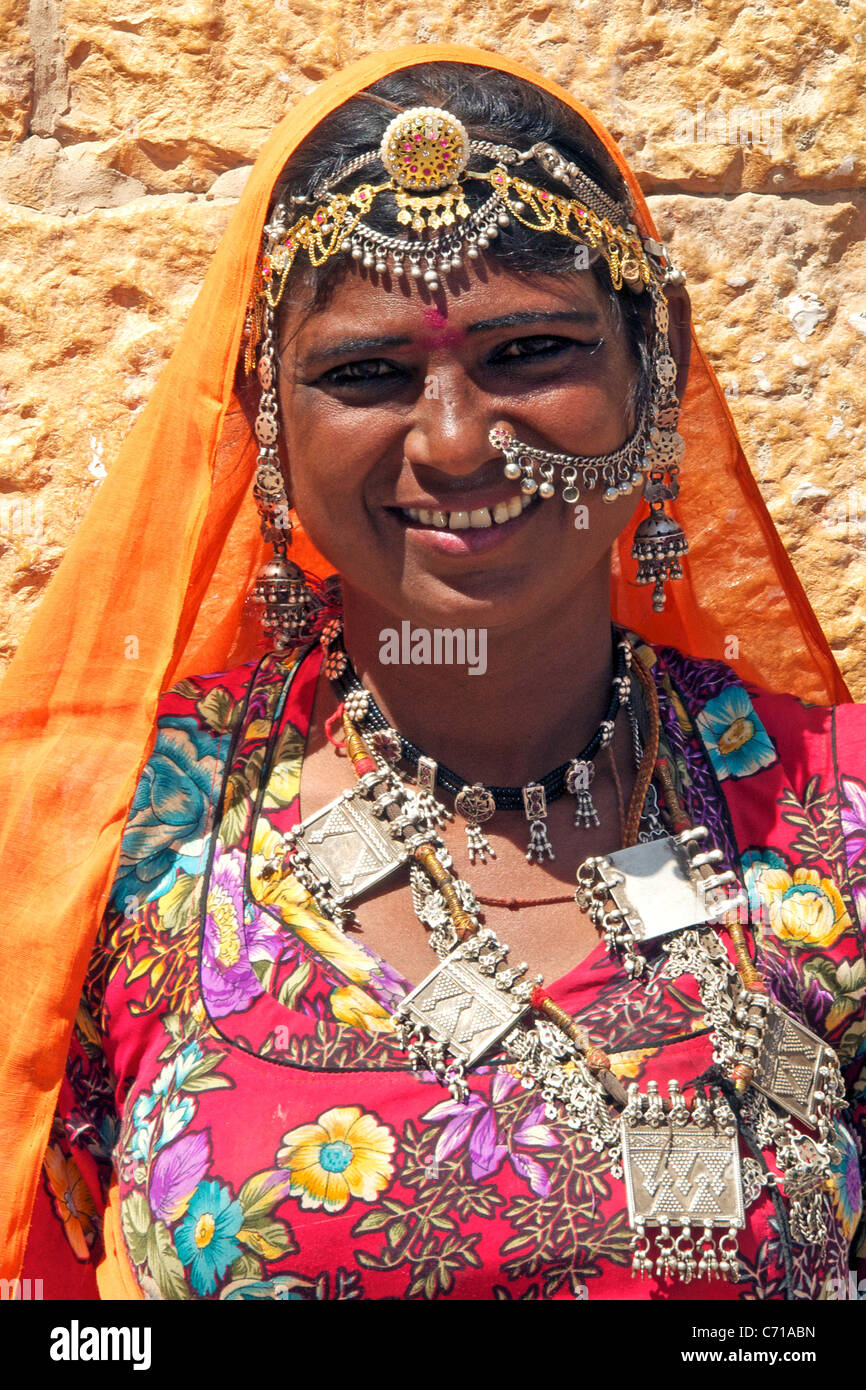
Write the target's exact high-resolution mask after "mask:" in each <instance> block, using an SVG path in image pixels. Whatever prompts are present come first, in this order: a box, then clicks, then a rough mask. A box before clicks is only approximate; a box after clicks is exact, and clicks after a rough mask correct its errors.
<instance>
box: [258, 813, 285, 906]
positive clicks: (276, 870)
mask: <svg viewBox="0 0 866 1390" xmlns="http://www.w3.org/2000/svg"><path fill="white" fill-rule="evenodd" d="M285 853H286V847H285V841H284V839H283V837H282V835H280V834H279V833H278V831H276V830H274V828H273V826H271V825H269V824H268V822H267V821H266V820H265V817H264V816H259V818H258V820H257V821H256V828H255V831H254V834H253V848H252V854H251V855H250V884H251V886H252V890H253V897H254V898H255V899H256V900H257V901H258V902H264V903H266V902H270V900H271V897H270V895H271V894H272V893H273V891H274V889H275V888H276V887H277V886H278V884H279V881H280V878H281V877H282V873H283V859H284V857H285Z"/></svg>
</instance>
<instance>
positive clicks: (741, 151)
mask: <svg viewBox="0 0 866 1390" xmlns="http://www.w3.org/2000/svg"><path fill="white" fill-rule="evenodd" d="M41 2H42V3H47V0H41ZM54 9H57V10H60V11H61V12H62V14H61V21H60V22H61V27H62V32H63V35H64V36H65V61H66V74H67V78H68V84H69V105H68V110H66V111H65V113H62V114H60V113H58V115H57V119H56V121H55V124H54V126H53V127H52V129H51V130H47V129H46V130H43V131H40V133H43V134H54V135H57V136H58V137H59V138H60V139H61V140H63V141H64V143H67V142H77V141H81V140H85V139H96V140H100V141H110V142H112V145H113V148H112V151H111V153H110V155H109V156H108V158H109V159H110V162H111V163H112V164H113V166H114V167H115V168H117V169H119V170H120V171H121V172H123V173H127V174H130V175H132V176H133V177H134V178H138V179H141V180H142V181H143V182H144V183H146V184H147V186H148V188H150V189H151V190H153V191H168V190H171V189H193V190H194V191H199V190H203V189H205V188H207V186H208V184H209V183H210V182H211V181H212V179H213V178H214V177H215V175H216V174H218V173H221V172H222V171H223V170H225V169H227V168H230V167H232V166H233V165H235V164H239V163H246V162H249V161H250V160H251V159H252V158H254V156H255V154H256V153H257V151H258V149H259V147H260V145H261V142H262V138H263V135H264V134H265V133H266V132H267V131H269V130H270V129H271V128H272V127H273V125H274V124H275V123H276V121H277V120H278V119H279V117H280V116H282V115H283V114H284V112H285V111H286V110H287V109H288V108H289V107H290V106H291V104H292V102H293V101H294V99H295V97H296V96H297V95H298V94H299V93H301V92H303V91H304V90H305V89H306V88H307V87H308V86H309V85H310V83H312V82H316V81H319V80H320V79H321V78H323V77H326V76H328V75H329V74H330V73H331V72H333V71H334V70H335V69H337V68H339V67H341V66H343V65H344V64H345V63H346V62H348V61H350V60H352V59H354V58H357V57H360V56H361V55H362V54H365V53H370V52H373V51H375V50H376V49H377V48H382V47H385V46H388V47H391V46H394V45H396V44H399V43H408V42H416V41H421V42H424V41H433V40H439V39H458V40H461V41H463V42H466V43H470V44H475V45H477V46H479V47H482V48H491V49H494V50H496V51H501V52H504V53H507V54H509V55H511V56H513V57H520V58H524V59H525V60H526V61H527V62H528V63H529V64H530V65H535V66H537V67H538V68H540V69H541V70H542V71H544V72H547V73H549V74H550V75H551V76H553V77H555V78H557V79H558V80H559V81H561V82H563V84H564V85H566V86H568V87H570V88H571V89H572V90H575V91H579V92H580V94H581V96H582V97H583V98H584V99H585V101H586V102H587V104H588V105H589V106H590V107H591V108H592V109H593V110H596V111H597V112H598V114H599V115H600V116H601V117H602V118H603V119H605V120H606V121H608V122H609V124H610V126H611V128H612V129H613V131H614V134H616V135H617V136H618V137H621V138H622V142H623V145H624V148H625V149H626V152H627V154H628V155H629V157H630V158H632V159H633V161H634V163H635V166H636V168H637V169H638V170H639V171H640V173H641V175H642V177H645V178H646V181H647V184H648V186H651V187H653V188H654V189H655V190H656V191H660V190H661V189H662V188H664V187H665V186H666V185H667V184H668V183H670V182H671V181H675V182H676V183H677V186H678V188H680V189H684V188H685V189H689V190H692V189H693V190H699V189H700V190H705V191H711V190H718V191H723V192H728V193H729V192H734V191H738V190H740V189H750V190H757V189H768V190H770V191H773V192H777V191H784V190H785V189H787V188H793V187H798V186H812V185H814V186H816V187H821V188H829V187H850V186H852V185H853V184H861V185H862V183H863V180H864V165H866V161H864V136H863V126H862V120H861V119H860V115H859V112H860V101H861V98H860V94H861V92H862V87H863V74H864V66H866V64H864V45H866V21H864V20H863V17H862V14H859V13H858V11H857V10H856V9H855V7H854V5H851V6H850V7H849V6H848V5H846V4H843V3H840V4H836V3H833V0H814V3H810V4H809V5H796V6H791V5H789V4H787V3H785V0H772V3H771V0H756V2H755V3H753V4H747V5H746V6H742V5H741V4H740V3H739V0H718V3H714V4H713V5H709V4H706V5H705V4H701V3H700V0H694V3H691V2H689V3H685V2H684V0H672V3H669V4H664V3H659V0H623V3H622V4H620V5H617V6H616V7H611V6H610V5H608V4H607V3H606V2H605V0H590V3H583V4H579V5H576V4H574V0H553V3H529V4H527V5H517V6H516V5H515V4H514V3H513V0H483V3H478V0H456V2H455V3H454V4H452V5H449V6H448V7H447V8H446V7H445V6H441V5H436V4H432V5H431V4H430V3H429V0H406V3H403V4H400V5H395V4H387V5H382V6H375V5H369V4H367V3H366V2H365V0H341V3H340V4H339V5H322V4H320V3H318V0H269V3H267V4H265V3H263V0H246V3H240V4H233V5H228V6H227V5H224V4H220V3H217V0H127V3H126V4H124V6H123V7H122V11H121V12H120V13H118V11H117V7H116V6H115V5H113V4H111V3H109V0H65V3H63V4H62V5H55V6H54ZM858 32H859V35H860V36H859V39H858ZM60 86H61V84H60V82H59V81H57V80H56V81H55V87H56V88H57V89H58V90H59V88H60Z"/></svg>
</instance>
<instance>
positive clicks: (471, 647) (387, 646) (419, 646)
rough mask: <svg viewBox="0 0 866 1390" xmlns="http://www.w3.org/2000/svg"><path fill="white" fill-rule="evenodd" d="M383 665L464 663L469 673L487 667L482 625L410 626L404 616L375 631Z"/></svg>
mask: <svg viewBox="0 0 866 1390" xmlns="http://www.w3.org/2000/svg"><path fill="white" fill-rule="evenodd" d="M379 660H380V661H381V663H382V665H383V666H467V667H468V668H469V675H470V676H483V675H484V673H485V671H486V670H487V628H486V627H453V628H452V627H434V628H433V629H432V630H431V629H430V628H426V627H412V624H411V623H410V622H409V621H408V620H404V621H403V622H402V623H401V624H400V631H399V632H398V631H397V629H396V628H395V627H385V628H383V629H382V631H381V632H380V633H379Z"/></svg>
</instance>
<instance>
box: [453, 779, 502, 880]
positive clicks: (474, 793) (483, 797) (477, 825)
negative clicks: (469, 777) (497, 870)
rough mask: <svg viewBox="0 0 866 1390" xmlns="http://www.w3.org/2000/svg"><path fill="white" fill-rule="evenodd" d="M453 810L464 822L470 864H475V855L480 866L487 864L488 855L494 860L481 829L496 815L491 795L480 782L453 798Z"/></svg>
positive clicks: (491, 850)
mask: <svg viewBox="0 0 866 1390" xmlns="http://www.w3.org/2000/svg"><path fill="white" fill-rule="evenodd" d="M454 809H455V811H457V812H458V814H459V815H461V816H462V817H463V819H464V820H465V821H466V848H467V850H468V852H469V862H470V864H474V863H475V857H476V855H478V856H479V857H480V859H481V862H482V864H484V863H486V862H487V856H488V854H489V855H490V857H491V859H495V858H496V853H495V851H494V850H493V848H492V846H491V844H490V841H489V840H488V839H487V836H486V835H485V834H484V831H483V830H482V829H481V826H482V825H483V824H484V822H485V821H489V820H490V819H491V817H492V816H494V815H495V814H496V802H495V801H494V799H493V793H492V792H489V791H488V790H487V788H486V787H485V786H484V785H483V783H481V782H475V783H474V784H473V785H472V786H471V787H470V786H465V787H464V788H463V789H462V791H459V792H458V793H457V795H456V797H455V798H454Z"/></svg>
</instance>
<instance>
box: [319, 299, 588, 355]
mask: <svg viewBox="0 0 866 1390" xmlns="http://www.w3.org/2000/svg"><path fill="white" fill-rule="evenodd" d="M600 322H601V320H600V318H599V315H598V314H597V313H596V312H595V310H593V309H556V310H550V311H548V312H542V311H541V310H538V311H535V310H532V309H527V310H523V311H522V312H520V313H514V314H500V315H499V316H498V317H497V318H492V319H481V320H480V321H479V322H478V323H473V324H470V326H469V327H468V328H467V329H466V330H465V331H466V332H467V333H489V332H492V331H493V330H494V329H496V328H520V327H524V326H525V325H527V324H532V323H583V324H589V325H597V324H599V323H600ZM412 341H413V340H412V339H411V338H410V337H408V336H406V335H405V334H403V335H396V336H391V337H385V338H346V339H344V340H343V341H342V342H340V343H334V344H333V346H331V347H326V348H320V349H318V350H314V351H313V352H311V353H309V355H308V356H306V357H305V359H304V362H305V365H309V363H310V362H330V361H333V360H334V359H335V358H340V357H351V356H353V355H354V354H355V353H358V352H382V351H383V350H384V349H385V348H401V347H410V346H411V344H412Z"/></svg>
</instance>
